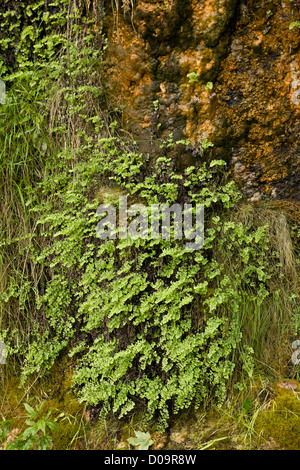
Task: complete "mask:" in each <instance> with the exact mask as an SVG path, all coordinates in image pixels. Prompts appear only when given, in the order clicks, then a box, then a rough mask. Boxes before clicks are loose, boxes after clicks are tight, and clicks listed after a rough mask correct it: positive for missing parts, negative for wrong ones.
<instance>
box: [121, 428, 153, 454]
mask: <svg viewBox="0 0 300 470" xmlns="http://www.w3.org/2000/svg"><path fill="white" fill-rule="evenodd" d="M134 433H135V436H136V437H130V438H129V439H127V440H128V442H129V444H131V445H133V446H138V450H148V448H149V447H150V446H151V445H152V444H153V442H154V441H153V440H152V439H151V436H150V434H149V433H148V432H140V431H134Z"/></svg>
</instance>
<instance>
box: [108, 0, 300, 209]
mask: <svg viewBox="0 0 300 470" xmlns="http://www.w3.org/2000/svg"><path fill="white" fill-rule="evenodd" d="M125 3H126V2H125ZM106 13H107V16H106V26H105V28H106V33H107V35H108V47H107V50H106V57H105V66H106V76H107V86H108V90H109V92H110V94H111V97H112V99H113V100H114V101H115V103H117V105H119V106H120V109H122V118H123V122H124V124H125V125H127V126H128V128H129V129H130V132H132V133H133V135H134V136H135V137H136V138H137V140H138V141H139V142H140V144H141V147H142V150H143V151H148V152H149V153H151V152H152V153H155V152H157V151H158V147H156V146H155V145H152V144H151V136H152V137H153V135H154V136H157V137H162V138H166V137H167V136H168V135H169V134H170V133H173V135H174V138H175V139H182V138H187V139H188V140H189V142H190V147H191V148H193V149H196V148H198V147H199V146H201V143H202V142H203V141H204V140H205V139H207V140H208V141H211V142H212V143H213V144H214V147H213V148H211V149H210V150H209V152H210V154H211V155H212V156H216V157H218V158H220V157H222V158H224V159H225V160H227V161H228V163H230V164H231V168H232V171H233V175H234V177H235V178H236V180H237V181H239V183H240V184H241V187H242V189H243V191H244V193H245V195H246V196H248V197H249V198H252V199H253V200H255V201H257V200H260V199H261V198H264V197H268V198H271V199H272V200H275V201H276V200H287V201H293V202H294V203H298V202H300V189H299V187H300V185H299V178H300V176H299V155H300V143H299V133H300V29H299V28H298V27H293V28H290V25H291V24H292V23H293V22H295V21H299V19H300V9H299V5H298V2H290V1H287V0H286V1H280V0H277V1H273V2H268V1H263V2H261V1H256V0H250V1H249V0H247V1H241V2H237V1H236V0H205V1H203V2H198V1H196V0H160V1H155V0H143V1H142V0H137V1H136V2H135V5H134V8H133V10H132V9H131V8H130V7H128V9H127V10H126V11H122V10H121V9H120V10H119V11H116V10H115V9H112V8H111V7H110V6H109V5H107V12H106ZM177 157H178V155H177V156H176V155H174V158H177ZM202 157H203V156H202V155H201V153H200V152H199V154H198V156H196V158H202ZM187 162H188V163H189V159H188V158H187Z"/></svg>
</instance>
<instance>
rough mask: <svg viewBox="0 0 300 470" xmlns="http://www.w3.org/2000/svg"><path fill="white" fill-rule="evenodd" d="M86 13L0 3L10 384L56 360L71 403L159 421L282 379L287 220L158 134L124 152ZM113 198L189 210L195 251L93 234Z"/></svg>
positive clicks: (219, 165)
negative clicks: (177, 160) (70, 388)
mask: <svg viewBox="0 0 300 470" xmlns="http://www.w3.org/2000/svg"><path fill="white" fill-rule="evenodd" d="M5 3H8V2H5ZM13 3H14V2H10V4H13ZM87 13H88V12H87V11H86V9H85V6H84V3H83V2H82V4H80V5H79V6H78V8H77V9H76V8H75V7H74V5H73V4H72V2H69V1H67V0H63V1H62V0H60V1H57V0H55V1H54V0H53V2H51V3H50V2H49V4H48V7H47V8H46V7H45V2H44V1H40V2H35V3H33V2H16V6H15V8H14V9H11V8H7V10H6V11H5V12H3V11H2V12H0V21H1V30H2V35H1V38H0V50H1V54H2V59H1V60H0V77H1V79H2V80H3V81H4V82H5V83H6V85H7V96H6V105H1V108H0V152H1V156H0V182H1V193H2V195H3V197H2V199H1V214H2V217H1V221H0V224H1V232H0V233H1V234H0V266H1V267H0V272H1V282H0V286H1V291H0V339H2V340H3V341H4V342H5V344H6V350H7V354H8V359H7V362H8V363H9V364H13V366H14V367H15V368H16V369H18V370H19V369H20V370H21V380H22V381H23V382H24V381H25V380H26V379H27V377H36V376H39V377H40V376H42V375H43V374H46V373H47V372H48V371H49V370H51V368H52V366H53V365H54V364H55V363H56V362H57V361H59V360H60V359H61V358H62V357H63V356H65V355H68V356H69V357H72V358H73V359H74V371H73V380H74V389H75V391H76V393H77V395H78V397H79V399H80V400H82V401H83V402H85V403H87V404H90V405H93V406H97V407H98V409H99V410H101V412H102V413H103V414H104V415H105V414H107V413H108V412H112V413H113V414H114V415H116V416H118V417H122V416H125V415H127V414H130V412H132V411H136V409H142V410H143V411H144V412H145V413H146V415H147V417H148V418H149V419H150V418H153V417H155V419H157V421H158V423H159V425H160V426H161V427H162V428H166V427H167V426H168V423H169V420H170V417H172V416H173V415H174V414H177V413H178V412H180V411H181V410H183V409H186V408H189V407H191V406H193V407H199V406H200V405H201V404H202V403H203V402H204V401H207V400H212V401H214V402H216V403H218V404H221V403H223V401H224V400H225V398H226V396H227V395H228V393H231V392H233V390H243V389H245V388H247V387H248V386H249V381H250V380H251V378H252V377H253V375H254V374H255V372H256V371H257V370H260V371H261V372H262V373H266V374H268V373H270V371H271V370H272V369H273V368H274V367H275V368H276V367H277V368H278V370H279V371H280V372H279V373H281V372H283V373H285V372H286V371H287V370H288V371H289V374H290V375H291V376H294V377H296V378H297V371H296V368H294V369H293V368H292V365H291V364H289V365H288V366H286V363H287V361H288V359H289V351H290V344H291V342H292V341H293V340H294V339H295V337H296V336H297V333H298V332H299V319H300V317H299V307H298V303H299V296H298V295H299V292H298V278H297V256H296V255H297V252H296V238H297V230H295V228H294V227H293V226H291V225H289V224H288V222H287V219H286V217H285V216H284V215H283V214H281V213H279V212H274V211H273V210H271V209H270V208H269V207H268V206H267V205H265V206H263V205H262V206H261V207H260V208H259V209H257V208H256V207H253V206H251V205H249V203H247V202H245V201H244V200H243V198H242V196H241V194H240V192H239V189H238V188H237V187H236V185H235V184H234V182H233V181H232V180H231V179H230V173H229V172H228V171H227V169H226V162H224V161H222V160H217V161H216V160H210V159H209V158H208V157H207V158H204V160H205V161H196V160H195V165H194V166H192V167H189V168H187V169H186V170H185V171H184V172H182V173H178V172H177V171H176V169H175V165H174V162H172V160H171V159H170V157H169V156H168V152H169V150H170V148H172V147H173V146H174V145H176V142H173V139H172V136H170V138H169V139H168V140H167V141H165V142H164V141H161V142H160V148H161V151H162V156H159V158H157V159H156V160H155V161H152V160H151V161H150V159H149V156H148V155H145V154H140V153H139V149H138V146H137V144H136V143H135V142H134V140H133V139H129V138H128V134H126V133H125V132H123V130H122V127H121V126H120V123H119V121H118V117H117V116H118V113H117V112H116V111H117V110H115V109H113V108H112V106H111V105H110V102H109V98H108V96H107V95H106V93H105V83H104V81H103V80H102V76H101V64H102V59H103V54H104V53H105V44H106V42H105V39H104V35H103V34H102V33H101V34H100V33H97V34H95V33H94V32H93V21H94V20H91V19H89V18H88V15H87ZM12 45H13V47H12ZM16 45H17V46H16ZM12 51H14V53H12ZM153 138H154V137H153ZM204 156H205V157H206V154H205V150H204ZM121 194H122V195H127V197H128V201H129V202H132V203H136V202H142V203H143V204H144V205H146V206H147V207H148V208H150V206H151V204H163V203H167V204H169V205H172V204H175V203H180V204H183V203H187V202H189V203H190V204H193V207H196V205H197V204H198V205H204V208H205V231H204V245H203V248H202V249H201V250H199V251H192V250H188V249H187V248H186V246H185V243H184V240H176V239H172V237H171V238H170V239H145V238H137V239H131V238H126V239H121V238H118V237H116V238H115V239H113V240H109V239H107V240H100V239H99V238H97V237H96V226H97V223H98V222H99V219H100V216H99V215H98V214H97V212H96V210H97V207H98V206H99V204H100V203H103V202H104V203H105V202H109V203H110V204H113V205H114V206H115V207H118V203H119V195H121ZM149 216H150V213H149ZM29 434H30V433H29ZM47 442H48V443H49V442H50V441H49V440H48V441H47Z"/></svg>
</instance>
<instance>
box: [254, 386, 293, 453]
mask: <svg viewBox="0 0 300 470" xmlns="http://www.w3.org/2000/svg"><path fill="white" fill-rule="evenodd" d="M255 428H256V431H257V432H258V433H259V434H260V435H261V437H262V438H263V439H264V440H268V439H270V438H273V439H274V440H275V441H276V442H277V443H278V444H279V445H280V447H281V448H283V449H288V450H299V449H300V394H299V392H295V391H291V390H287V389H284V390H282V391H280V392H279V393H278V396H277V397H276V399H275V400H273V401H272V402H270V406H269V408H268V409H266V410H264V411H262V412H260V413H259V415H258V417H257V419H256V425H255Z"/></svg>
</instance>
